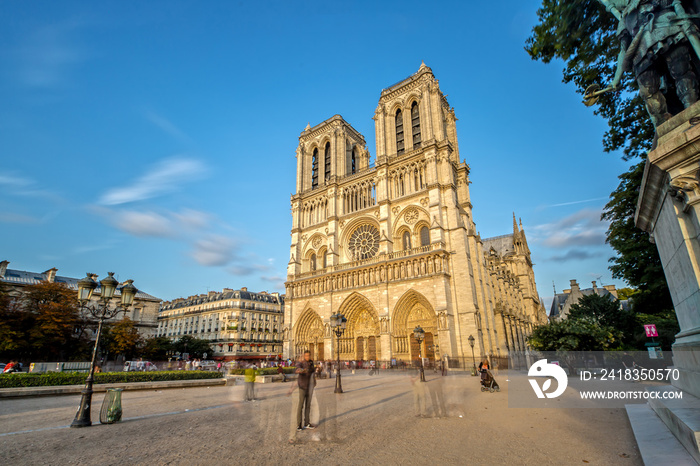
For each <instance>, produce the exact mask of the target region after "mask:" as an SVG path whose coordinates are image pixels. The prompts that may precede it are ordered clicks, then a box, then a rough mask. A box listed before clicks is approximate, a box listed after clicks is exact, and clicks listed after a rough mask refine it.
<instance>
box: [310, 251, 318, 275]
mask: <svg viewBox="0 0 700 466" xmlns="http://www.w3.org/2000/svg"><path fill="white" fill-rule="evenodd" d="M309 262H310V263H309V265H310V267H309V268H310V270H311V271H312V272H313V271H314V270H316V254H311V260H310V261H309Z"/></svg>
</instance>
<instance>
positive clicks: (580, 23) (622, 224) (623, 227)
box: [525, 0, 670, 312]
mask: <svg viewBox="0 0 700 466" xmlns="http://www.w3.org/2000/svg"><path fill="white" fill-rule="evenodd" d="M537 15H538V18H539V23H538V24H537V25H536V26H535V27H534V28H533V30H532V35H531V36H530V37H529V38H528V39H527V42H526V45H525V50H526V51H527V52H528V53H529V54H530V57H531V58H532V59H533V60H540V61H542V62H544V63H549V62H551V61H552V60H555V59H559V60H562V61H563V62H564V63H565V68H564V70H563V81H564V82H565V83H573V84H574V85H575V86H576V90H577V92H578V93H579V94H581V95H582V96H583V95H584V94H585V90H586V89H587V88H588V87H589V86H590V85H592V84H597V85H599V86H600V87H605V86H606V85H607V84H608V83H610V82H611V81H612V79H613V76H614V74H615V69H616V66H617V55H618V52H619V42H618V40H617V38H616V30H617V20H616V19H615V18H614V17H613V15H612V14H610V13H608V12H607V11H606V10H605V8H604V7H603V6H602V5H601V4H600V3H599V2H598V1H596V0H579V1H574V2H563V1H559V0H543V1H542V5H541V7H540V8H539V9H538V11H537ZM621 84H622V86H623V89H624V90H623V91H621V92H609V93H607V94H603V95H602V96H601V97H600V99H599V101H598V104H597V107H596V108H595V110H594V113H595V114H597V115H600V116H602V117H603V118H605V119H606V120H607V122H608V130H607V131H606V133H605V135H604V137H603V148H604V150H605V151H607V152H612V151H617V150H622V151H623V154H624V155H623V159H624V160H633V159H637V160H639V159H641V160H642V162H638V163H637V164H635V165H633V166H632V167H631V168H630V170H629V171H628V172H626V173H623V174H622V175H621V176H620V180H621V182H620V185H619V186H618V188H617V190H616V191H614V192H613V193H612V195H611V200H610V202H608V204H607V205H606V206H605V210H604V212H603V216H602V218H603V219H605V220H609V221H610V222H611V223H610V228H609V229H608V231H607V242H608V243H609V244H610V245H611V246H612V248H613V249H614V250H615V251H616V252H617V254H618V255H617V256H616V257H613V258H611V259H610V262H611V263H612V264H613V265H612V266H611V267H610V269H611V271H612V273H613V277H615V278H621V279H624V280H626V281H627V282H628V283H629V284H630V285H632V286H633V287H636V288H639V289H640V290H641V291H642V293H641V294H640V295H639V296H637V299H635V307H639V309H641V310H645V309H657V312H658V310H661V309H670V307H669V306H670V298H669V296H670V295H669V292H668V286H667V284H666V278H665V276H664V275H663V270H662V268H661V265H660V264H661V262H660V260H659V257H658V251H657V250H656V247H655V246H654V245H653V244H652V243H650V242H649V240H648V236H647V235H646V233H644V232H642V231H640V230H637V229H636V228H635V226H634V211H635V208H636V199H637V195H638V189H639V187H640V185H641V173H642V171H643V165H644V162H643V160H644V159H645V158H646V152H647V151H648V150H649V149H650V148H651V145H652V141H653V139H654V128H653V125H652V124H651V120H650V119H649V116H648V114H647V111H646V108H645V106H644V103H643V101H642V99H641V98H640V97H639V95H638V92H637V84H636V82H635V80H634V77H633V76H631V74H630V73H627V74H626V75H625V76H624V77H623V80H622V81H621Z"/></svg>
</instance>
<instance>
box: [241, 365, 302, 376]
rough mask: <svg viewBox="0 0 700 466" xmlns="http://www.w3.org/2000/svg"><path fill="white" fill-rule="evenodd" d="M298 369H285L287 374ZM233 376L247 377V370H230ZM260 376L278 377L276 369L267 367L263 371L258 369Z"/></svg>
mask: <svg viewBox="0 0 700 466" xmlns="http://www.w3.org/2000/svg"><path fill="white" fill-rule="evenodd" d="M295 369H296V367H283V368H282V370H284V373H285V374H293V373H294V370H295ZM228 373H229V374H231V375H245V369H230V370H229V371H228ZM258 375H277V368H276V367H265V368H263V369H258Z"/></svg>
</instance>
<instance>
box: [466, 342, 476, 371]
mask: <svg viewBox="0 0 700 466" xmlns="http://www.w3.org/2000/svg"><path fill="white" fill-rule="evenodd" d="M467 340H469V346H471V347H472V366H473V370H472V375H476V359H474V336H472V335H469V338H467Z"/></svg>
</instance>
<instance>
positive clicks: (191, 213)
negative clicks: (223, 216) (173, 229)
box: [173, 209, 212, 230]
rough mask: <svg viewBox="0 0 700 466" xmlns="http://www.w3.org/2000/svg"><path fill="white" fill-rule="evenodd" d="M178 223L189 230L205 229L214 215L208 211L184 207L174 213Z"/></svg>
mask: <svg viewBox="0 0 700 466" xmlns="http://www.w3.org/2000/svg"><path fill="white" fill-rule="evenodd" d="M173 217H174V218H175V219H176V220H177V221H178V223H179V224H180V225H181V226H182V227H183V228H187V229H189V230H203V229H205V228H207V227H208V226H209V223H210V222H211V220H212V215H211V214H209V213H207V212H202V211H200V210H194V209H183V210H181V211H180V212H179V213H176V214H173Z"/></svg>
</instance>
